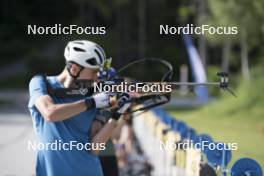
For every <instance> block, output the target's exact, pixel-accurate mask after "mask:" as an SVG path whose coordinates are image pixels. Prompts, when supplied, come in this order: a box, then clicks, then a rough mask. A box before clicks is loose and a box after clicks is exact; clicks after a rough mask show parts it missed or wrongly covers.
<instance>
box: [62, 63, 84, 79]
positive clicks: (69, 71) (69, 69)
mask: <svg viewBox="0 0 264 176" xmlns="http://www.w3.org/2000/svg"><path fill="white" fill-rule="evenodd" d="M73 63H74V62H68V63H67V65H66V69H67V71H68V73H69V75H70V76H71V77H72V78H73V79H74V80H76V79H77V78H78V77H79V76H80V74H81V71H82V70H83V69H84V67H83V66H80V65H79V64H77V65H78V66H79V67H80V70H79V71H78V73H77V75H73V74H72V73H71V64H73ZM74 64H75V63H74Z"/></svg>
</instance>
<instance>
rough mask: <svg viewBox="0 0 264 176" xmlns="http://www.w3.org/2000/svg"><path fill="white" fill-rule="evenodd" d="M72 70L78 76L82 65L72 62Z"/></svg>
mask: <svg viewBox="0 0 264 176" xmlns="http://www.w3.org/2000/svg"><path fill="white" fill-rule="evenodd" d="M70 70H71V73H72V74H73V75H75V76H77V74H78V72H79V71H80V67H79V66H78V65H77V64H75V63H71V64H70Z"/></svg>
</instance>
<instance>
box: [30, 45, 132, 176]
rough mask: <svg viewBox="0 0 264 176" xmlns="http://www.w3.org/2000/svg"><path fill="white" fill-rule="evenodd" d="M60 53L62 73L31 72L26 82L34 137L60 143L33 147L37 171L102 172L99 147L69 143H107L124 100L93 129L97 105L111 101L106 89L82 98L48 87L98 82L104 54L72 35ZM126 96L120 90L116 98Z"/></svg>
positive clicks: (43, 175)
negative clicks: (51, 91) (59, 94)
mask: <svg viewBox="0 0 264 176" xmlns="http://www.w3.org/2000/svg"><path fill="white" fill-rule="evenodd" d="M64 56H65V59H66V67H65V69H64V70H63V71H62V73H60V74H59V75H58V76H47V77H43V76H34V77H33V78H32V79H31V81H30V83H29V93H30V99H29V103H28V108H29V111H30V114H31V117H32V120H33V126H34V130H35V132H36V134H37V137H38V139H39V142H41V143H44V144H51V143H54V142H59V143H60V144H62V146H64V147H63V148H57V149H56V150H53V149H51V148H45V149H43V150H38V152H37V160H36V175H37V176H58V175H63V176H67V175H69V176H72V175H78V176H88V175H89V176H100V175H103V172H102V168H101V164H100V161H99V159H98V156H97V154H98V153H99V152H100V150H99V149H97V148H95V149H92V150H86V149H81V150H80V148H78V147H74V146H73V147H71V148H70V147H69V145H71V144H73V143H75V144H87V143H91V144H92V143H95V144H98V143H99V144H100V143H106V142H107V141H108V139H109V138H110V137H111V135H112V132H113V130H114V129H115V128H116V126H117V120H118V119H119V118H120V116H121V114H122V113H124V112H125V111H126V110H127V108H128V107H129V105H128V103H124V104H123V106H121V107H115V108H112V111H111V116H110V118H108V119H107V120H105V121H104V122H105V123H104V125H103V126H102V127H101V128H100V130H94V129H93V122H94V119H97V116H99V118H98V119H102V117H100V116H102V113H100V111H101V109H104V108H109V107H110V106H111V105H110V95H109V94H108V93H105V92H101V93H98V94H93V95H92V96H90V97H86V98H61V97H56V96H54V95H51V94H49V92H48V87H51V88H53V89H57V88H70V87H72V86H73V82H74V80H76V79H92V80H94V81H97V76H98V71H99V69H100V67H101V66H102V64H103V63H104V62H105V60H106V56H105V53H104V51H103V49H102V48H101V47H100V46H99V45H97V44H96V43H93V42H91V41H86V40H76V41H71V42H69V43H68V44H67V46H66V48H65V52H64ZM47 84H48V85H47ZM128 99H129V96H128V95H127V94H123V95H122V96H119V99H118V100H117V101H121V100H122V101H123V102H125V101H126V100H128ZM113 109H114V110H113ZM92 131H93V132H92ZM91 133H93V134H91ZM46 146H49V145H46ZM65 148H66V149H65Z"/></svg>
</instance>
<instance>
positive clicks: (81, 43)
mask: <svg viewBox="0 0 264 176" xmlns="http://www.w3.org/2000/svg"><path fill="white" fill-rule="evenodd" d="M72 43H75V44H80V45H84V43H83V42H72Z"/></svg>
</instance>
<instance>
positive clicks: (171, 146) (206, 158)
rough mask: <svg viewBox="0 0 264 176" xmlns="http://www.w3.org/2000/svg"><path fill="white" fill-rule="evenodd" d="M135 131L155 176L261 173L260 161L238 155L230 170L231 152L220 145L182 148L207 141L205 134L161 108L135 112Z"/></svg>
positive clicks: (248, 174) (244, 174) (252, 174)
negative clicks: (217, 146) (219, 146)
mask: <svg viewBox="0 0 264 176" xmlns="http://www.w3.org/2000/svg"><path fill="white" fill-rule="evenodd" d="M134 116H135V117H134V121H133V122H134V126H133V128H134V131H135V135H136V137H137V138H138V141H139V143H140V146H141V147H142V150H143V151H144V153H145V155H146V156H147V157H148V159H149V162H150V163H151V164H152V166H153V172H152V174H153V175H154V176H161V175H162V176H217V175H218V176H220V175H221V176H226V175H231V176H262V170H261V167H260V166H259V164H258V163H257V162H256V161H255V160H253V159H250V158H241V159H239V160H238V161H236V162H235V163H234V165H233V166H232V167H231V169H229V168H227V165H228V163H229V162H230V161H231V158H232V152H231V150H227V149H226V148H227V147H223V149H222V150H218V149H217V148H216V149H214V150H210V149H209V148H204V150H201V149H197V148H196V149H195V148H193V147H188V148H187V149H186V148H184V150H183V148H182V145H180V144H183V143H186V144H188V143H190V142H191V141H192V142H193V143H194V144H197V143H202V142H204V141H208V142H210V143H214V144H221V145H222V146H225V145H226V144H224V143H219V142H218V143H216V142H214V141H213V139H212V137H211V136H210V135H208V134H197V133H196V132H195V130H194V129H193V128H191V127H189V126H188V125H187V124H186V123H184V122H182V121H178V120H177V119H175V118H174V117H171V116H170V115H169V114H167V113H166V112H165V111H164V110H162V109H161V108H154V109H153V110H151V111H147V112H145V113H138V114H134Z"/></svg>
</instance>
